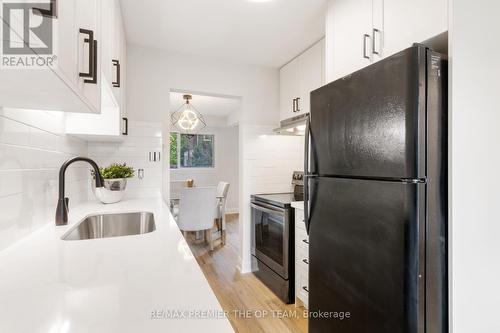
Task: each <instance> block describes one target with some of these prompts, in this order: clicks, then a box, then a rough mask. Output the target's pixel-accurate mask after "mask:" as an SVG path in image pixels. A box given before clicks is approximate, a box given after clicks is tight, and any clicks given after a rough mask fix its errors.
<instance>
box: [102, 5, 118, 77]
mask: <svg viewBox="0 0 500 333" xmlns="http://www.w3.org/2000/svg"><path fill="white" fill-rule="evenodd" d="M100 6H101V14H102V17H103V20H102V22H101V32H100V35H101V38H100V39H101V40H100V43H101V48H100V49H101V52H102V55H101V60H102V66H101V67H102V75H103V80H105V81H104V84H109V85H111V82H112V81H113V63H112V59H114V56H115V54H114V48H115V43H116V42H115V20H116V16H115V8H114V0H100Z"/></svg>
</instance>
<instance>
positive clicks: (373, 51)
mask: <svg viewBox="0 0 500 333" xmlns="http://www.w3.org/2000/svg"><path fill="white" fill-rule="evenodd" d="M377 33H378V34H380V30H378V29H377V28H373V34H372V35H373V36H372V53H373V54H380V53H379V52H378V51H375V50H376V45H375V35H376V34H377Z"/></svg>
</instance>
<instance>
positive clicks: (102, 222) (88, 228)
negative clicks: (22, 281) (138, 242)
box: [61, 212, 156, 241]
mask: <svg viewBox="0 0 500 333" xmlns="http://www.w3.org/2000/svg"><path fill="white" fill-rule="evenodd" d="M155 230H156V226H155V219H154V216H153V213H147V212H138V213H123V214H101V215H91V216H88V217H86V218H85V219H84V220H83V221H81V222H79V223H78V224H77V225H76V226H75V227H73V228H71V230H69V231H68V232H67V233H65V234H64V235H63V236H62V237H61V239H63V240H67V241H71V240H83V239H94V238H109V237H121V236H130V235H140V234H147V233H150V232H153V231H155Z"/></svg>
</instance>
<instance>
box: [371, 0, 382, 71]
mask: <svg viewBox="0 0 500 333" xmlns="http://www.w3.org/2000/svg"><path fill="white" fill-rule="evenodd" d="M372 22H373V29H372V33H371V36H372V37H371V48H370V51H371V53H372V60H373V62H377V61H379V60H382V59H383V58H384V32H385V29H384V0H373V12H372Z"/></svg>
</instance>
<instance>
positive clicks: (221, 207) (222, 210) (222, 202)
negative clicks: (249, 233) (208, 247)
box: [217, 182, 229, 244]
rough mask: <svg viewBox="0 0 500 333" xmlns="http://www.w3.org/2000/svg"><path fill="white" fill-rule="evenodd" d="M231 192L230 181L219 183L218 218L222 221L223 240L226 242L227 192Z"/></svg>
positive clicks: (223, 242)
mask: <svg viewBox="0 0 500 333" xmlns="http://www.w3.org/2000/svg"><path fill="white" fill-rule="evenodd" d="M228 192H229V183H226V182H219V184H218V185H217V200H218V206H217V208H218V209H217V219H219V220H220V223H221V242H222V244H226V202H227V194H228Z"/></svg>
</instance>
